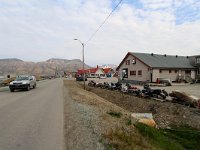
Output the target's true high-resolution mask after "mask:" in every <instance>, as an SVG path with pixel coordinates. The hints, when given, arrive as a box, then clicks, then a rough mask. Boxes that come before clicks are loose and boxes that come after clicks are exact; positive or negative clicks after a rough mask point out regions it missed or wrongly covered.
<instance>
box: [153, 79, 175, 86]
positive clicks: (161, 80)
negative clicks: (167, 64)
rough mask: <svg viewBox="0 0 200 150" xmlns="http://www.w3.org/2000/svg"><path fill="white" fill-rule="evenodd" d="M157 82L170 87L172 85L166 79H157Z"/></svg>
mask: <svg viewBox="0 0 200 150" xmlns="http://www.w3.org/2000/svg"><path fill="white" fill-rule="evenodd" d="M157 80H158V82H159V83H161V84H165V85H166V86H171V85H172V82H171V80H170V79H168V78H158V79H157Z"/></svg>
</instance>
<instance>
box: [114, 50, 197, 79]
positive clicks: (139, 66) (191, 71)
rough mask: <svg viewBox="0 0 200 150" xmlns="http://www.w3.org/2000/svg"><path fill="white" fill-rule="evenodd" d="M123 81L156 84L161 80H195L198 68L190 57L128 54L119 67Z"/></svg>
mask: <svg viewBox="0 0 200 150" xmlns="http://www.w3.org/2000/svg"><path fill="white" fill-rule="evenodd" d="M117 71H118V74H119V76H120V78H121V79H123V80H131V81H142V82H146V81H149V82H156V81H157V80H158V79H159V78H167V79H170V80H171V81H177V80H180V79H182V80H185V79H195V78H196V74H197V68H196V67H194V66H192V65H191V64H190V61H189V57H185V56H177V55H176V56H172V55H158V54H153V53H152V54H147V53H133V52H128V53H127V55H126V56H125V58H124V59H123V60H122V62H121V63H120V64H119V66H118V67H117Z"/></svg>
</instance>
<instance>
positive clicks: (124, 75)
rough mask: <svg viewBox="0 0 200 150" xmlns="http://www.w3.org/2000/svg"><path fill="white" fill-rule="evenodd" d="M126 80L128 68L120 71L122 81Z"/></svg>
mask: <svg viewBox="0 0 200 150" xmlns="http://www.w3.org/2000/svg"><path fill="white" fill-rule="evenodd" d="M124 78H128V68H124V69H122V79H124Z"/></svg>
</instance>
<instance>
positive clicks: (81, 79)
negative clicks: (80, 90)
mask: <svg viewBox="0 0 200 150" xmlns="http://www.w3.org/2000/svg"><path fill="white" fill-rule="evenodd" d="M76 81H84V77H83V76H77V77H76ZM85 81H87V77H85Z"/></svg>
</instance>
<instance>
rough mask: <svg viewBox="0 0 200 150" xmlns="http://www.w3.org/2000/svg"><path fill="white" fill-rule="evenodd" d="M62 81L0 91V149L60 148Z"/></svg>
mask: <svg viewBox="0 0 200 150" xmlns="http://www.w3.org/2000/svg"><path fill="white" fill-rule="evenodd" d="M63 141H64V139H63V81H62V79H52V80H46V81H41V82H38V83H37V87H36V89H32V90H30V91H17V92H14V93H11V92H9V91H4V92H0V149H1V150H18V149H19V150H62V149H63V145H64V144H63V143H64V142H63Z"/></svg>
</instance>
